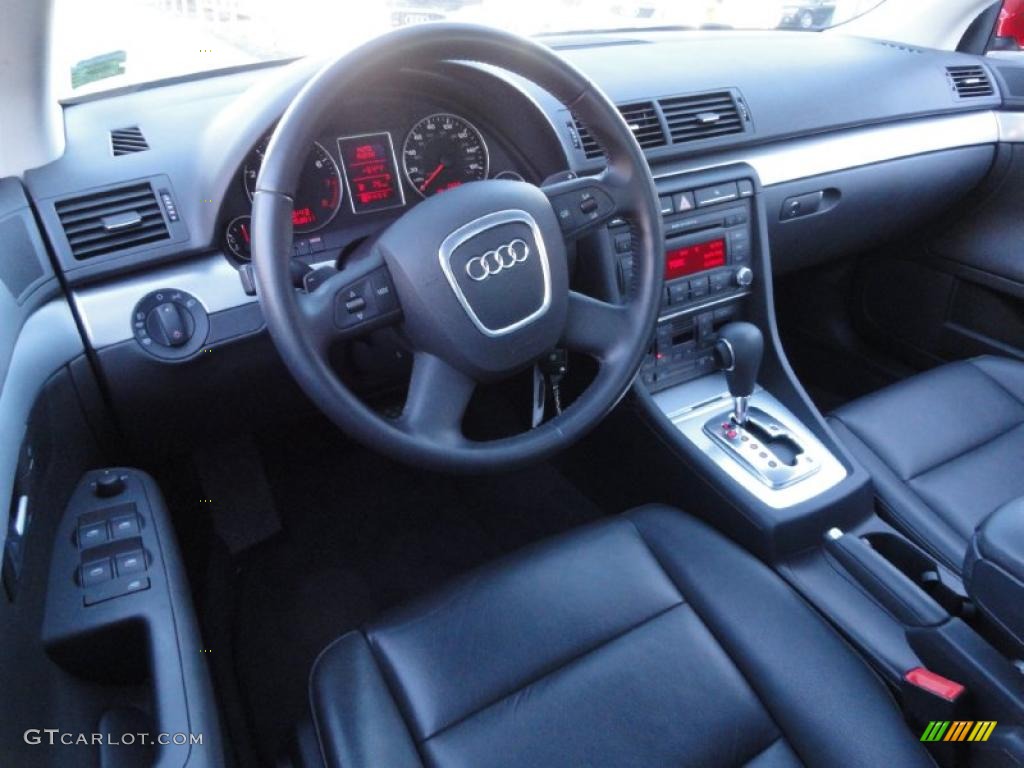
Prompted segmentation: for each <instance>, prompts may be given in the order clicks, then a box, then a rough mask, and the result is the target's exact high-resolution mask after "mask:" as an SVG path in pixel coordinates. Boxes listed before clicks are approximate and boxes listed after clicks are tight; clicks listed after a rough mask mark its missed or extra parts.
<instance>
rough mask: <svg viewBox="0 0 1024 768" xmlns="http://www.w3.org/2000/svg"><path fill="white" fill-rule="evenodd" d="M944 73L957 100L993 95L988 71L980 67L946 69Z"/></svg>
mask: <svg viewBox="0 0 1024 768" xmlns="http://www.w3.org/2000/svg"><path fill="white" fill-rule="evenodd" d="M946 73H947V74H948V76H949V79H950V81H951V82H952V84H953V90H954V91H955V92H956V95H957V97H958V98H961V99H974V98H979V97H982V96H993V95H994V94H995V88H993V87H992V81H991V80H989V77H988V71H987V70H986V69H985V68H984V67H982V66H980V65H968V66H964V67H946Z"/></svg>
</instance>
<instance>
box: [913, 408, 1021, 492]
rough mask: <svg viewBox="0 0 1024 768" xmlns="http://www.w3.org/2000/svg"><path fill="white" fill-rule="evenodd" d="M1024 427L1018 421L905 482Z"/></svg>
mask: <svg viewBox="0 0 1024 768" xmlns="http://www.w3.org/2000/svg"><path fill="white" fill-rule="evenodd" d="M1022 426H1024V421H1018V422H1017V423H1016V424H1014V425H1013V426H1012V427H1010V428H1009V429H1004V430H1003V431H1002V432H998V433H996V434H994V435H992V436H991V437H986V438H985V439H984V440H982V441H980V442H979V443H977V444H976V445H972V446H971V447H970V448H968V449H966V450H964V451H961V452H960V453H958V454H956V455H955V456H950V457H949V458H948V459H943V460H942V461H940V462H939V463H938V464H935V465H933V466H930V467H928V468H927V469H922V470H921V471H920V472H917V473H915V474H913V475H911V476H910V477H908V478H907V479H906V480H905V481H904V482H907V483H909V482H911V481H912V480H917V479H918V478H919V477H921V476H922V475H927V474H928V473H929V472H934V471H935V470H936V469H939V468H940V467H944V466H946V465H947V464H951V463H952V462H954V461H956V460H957V459H962V458H963V457H964V456H966V455H967V454H969V453H974V452H975V451H976V450H978V449H979V448H983V447H984V446H985V445H987V444H988V443H991V442H993V441H995V440H999V439H1000V438H1003V437H1006V436H1007V435H1008V434H1010V433H1011V432H1013V431H1014V430H1017V429H1020V428H1021V427H1022Z"/></svg>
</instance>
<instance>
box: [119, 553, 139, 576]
mask: <svg viewBox="0 0 1024 768" xmlns="http://www.w3.org/2000/svg"><path fill="white" fill-rule="evenodd" d="M114 559H115V561H116V562H117V575H118V576H128V575H130V574H133V573H141V572H142V571H144V570H146V556H145V555H144V554H143V553H142V552H141V551H138V552H125V553H124V554H121V555H118V556H117V557H116V558H114Z"/></svg>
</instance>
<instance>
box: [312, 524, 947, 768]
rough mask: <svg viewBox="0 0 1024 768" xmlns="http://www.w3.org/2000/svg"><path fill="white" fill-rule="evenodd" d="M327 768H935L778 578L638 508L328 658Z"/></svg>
mask: <svg viewBox="0 0 1024 768" xmlns="http://www.w3.org/2000/svg"><path fill="white" fill-rule="evenodd" d="M310 701H311V707H312V714H313V721H314V724H315V728H316V731H317V734H318V737H319V740H320V745H321V749H322V752H323V755H324V758H325V760H326V763H327V765H329V766H331V767H332V768H337V767H338V766H344V767H345V768H354V767H355V766H386V767H387V768H404V767H405V766H419V765H424V764H425V765H433V766H445V767H447V766H474V768H479V767H480V766H644V767H645V768H648V767H651V766H682V765H692V766H740V765H748V766H757V767H758V768H768V767H775V766H796V765H802V764H803V765H828V766H867V765H899V766H923V765H931V764H932V763H931V760H930V759H929V757H928V755H927V753H926V752H925V751H924V750H923V749H922V747H921V745H920V744H919V743H918V742H917V740H916V739H915V738H914V737H913V736H912V735H911V733H910V732H909V730H908V729H907V728H906V726H905V725H904V723H903V720H902V718H901V715H900V712H899V710H898V709H897V708H896V706H895V705H894V703H893V701H892V700H891V698H890V697H889V694H888V692H887V690H886V689H885V687H884V685H883V684H882V683H881V682H880V681H879V679H878V678H876V677H875V675H874V674H873V673H872V672H871V671H870V669H869V668H868V667H867V666H866V665H865V664H864V663H863V662H862V660H861V659H860V658H858V657H857V656H856V655H855V654H854V652H853V651H852V650H851V649H850V648H849V647H848V646H847V645H846V644H845V642H844V641H843V640H842V639H840V637H839V636H838V635H836V634H835V633H834V632H833V631H832V629H830V628H829V626H828V625H827V624H826V623H825V622H824V621H823V620H822V619H821V618H820V617H819V616H818V615H817V614H816V613H815V612H814V611H813V610H812V609H811V608H809V607H808V606H807V604H805V603H804V602H803V601H802V599H801V598H800V597H799V596H797V595H796V593H794V592H793V591H792V590H791V589H790V588H789V587H788V586H787V585H786V584H785V583H784V582H783V581H782V580H781V579H779V578H778V577H777V576H776V575H775V574H774V573H773V572H772V571H771V570H770V569H768V568H767V567H765V566H764V565H762V564H761V563H760V562H758V561H757V560H755V559H754V558H753V557H751V556H750V555H748V554H747V553H745V552H744V551H742V550H741V549H739V548H738V547H736V546H735V545H733V544H732V543H730V542H729V541H727V540H725V539H724V538H723V537H722V536H721V535H719V534H717V533H715V532H714V531H713V530H711V529H710V528H708V527H707V526H705V525H704V524H702V523H700V522H698V521H696V520H694V519H692V518H689V517H686V516H685V515H683V514H682V513H680V512H677V511H675V510H671V509H667V508H664V507H646V508H643V509H640V510H636V511H633V512H631V513H629V514H627V515H625V516H623V517H621V518H617V519H614V520H610V521H607V522H602V523H599V524H596V525H593V526H591V527H588V528H585V529H582V530H579V531H576V532H573V533H571V534H569V535H566V536H563V537H561V538H558V539H554V540H551V541H547V542H543V543H541V544H539V545H536V546H534V547H531V548H529V549H527V550H526V551H524V552H521V553H518V554H516V555H514V556H512V557H510V558H507V559H505V560H504V561H501V562H499V563H497V564H495V565H492V566H490V567H487V568H485V569H483V570H480V571H477V572H475V573H472V574H470V575H468V576H466V577H464V578H462V579H461V580H459V581H458V582H456V583H455V584H453V585H451V586H450V587H448V588H447V589H445V590H443V591H441V592H440V593H438V594H435V595H433V596H431V597H429V598H428V599H425V600H422V601H420V602H418V603H416V604H413V605H411V606H409V607H407V608H405V609H403V610H399V611H397V612H395V613H392V614H391V615H390V616H388V617H386V618H384V619H382V620H381V621H379V622H377V623H376V624H374V625H372V626H370V627H368V628H366V629H365V630H364V631H361V632H352V633H349V634H347V635H345V636H344V637H342V638H340V639H339V640H337V641H336V642H335V643H333V644H332V645H331V646H329V647H328V648H327V649H326V650H325V651H324V652H323V653H322V654H321V656H320V658H319V659H318V660H317V663H316V664H315V665H314V668H313V671H312V674H311V679H310Z"/></svg>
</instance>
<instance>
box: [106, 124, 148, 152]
mask: <svg viewBox="0 0 1024 768" xmlns="http://www.w3.org/2000/svg"><path fill="white" fill-rule="evenodd" d="M147 149H149V144H148V143H146V137H145V136H143V135H142V130H141V129H140V128H139V126H137V125H133V126H131V127H130V128H115V129H114V130H112V131H111V132H110V151H111V152H112V153H113V155H114V157H117V156H119V155H130V154H132V153H133V152H145V151H146V150H147Z"/></svg>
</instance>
